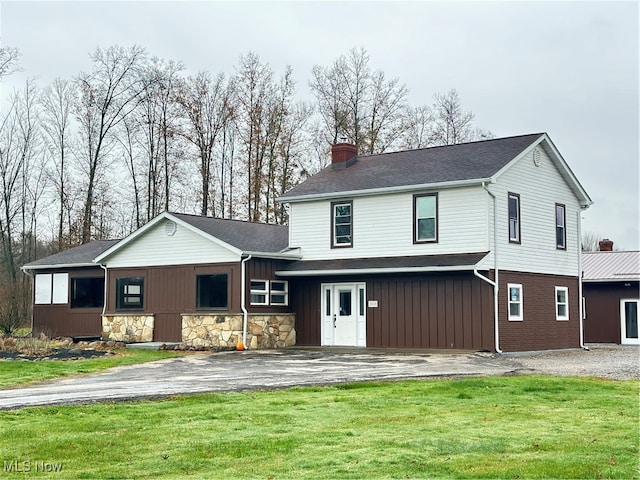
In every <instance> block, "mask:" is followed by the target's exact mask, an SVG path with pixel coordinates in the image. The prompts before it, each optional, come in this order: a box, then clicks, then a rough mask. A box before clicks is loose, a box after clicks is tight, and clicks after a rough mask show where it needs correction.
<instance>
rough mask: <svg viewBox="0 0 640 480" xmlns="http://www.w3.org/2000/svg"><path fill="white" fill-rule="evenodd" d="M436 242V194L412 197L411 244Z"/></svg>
mask: <svg viewBox="0 0 640 480" xmlns="http://www.w3.org/2000/svg"><path fill="white" fill-rule="evenodd" d="M437 241H438V194H437V193H430V194H426V195H414V196H413V242H414V243H421V242H437Z"/></svg>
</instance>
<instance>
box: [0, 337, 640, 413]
mask: <svg viewBox="0 0 640 480" xmlns="http://www.w3.org/2000/svg"><path fill="white" fill-rule="evenodd" d="M614 348H615V347H614ZM614 351H615V352H618V353H619V352H620V351H621V352H622V356H621V357H620V358H624V360H623V363H624V365H625V368H626V369H627V371H628V372H630V373H629V375H630V377H629V378H638V376H639V375H638V370H640V368H638V349H637V348H633V347H632V348H631V349H626V350H624V349H622V350H620V347H618V349H617V350H614ZM608 353H609V352H608V350H606V349H602V350H600V351H591V352H583V351H580V350H572V351H564V352H563V353H561V354H558V353H557V352H549V353H546V354H545V353H538V354H535V355H493V354H489V353H479V352H476V353H470V352H460V353H451V352H446V353H442V352H441V351H438V352H427V351H418V352H404V351H398V350H394V351H387V350H368V349H367V350H364V349H361V350H349V349H345V350H340V349H331V350H320V349H285V350H255V351H245V352H224V353H213V354H212V353H208V354H197V355H189V356H184V357H179V358H173V359H167V360H160V361H156V362H150V363H145V364H141V365H131V366H126V367H117V368H114V369H111V370H108V371H106V372H103V373H99V374H92V375H85V376H79V377H73V378H64V379H57V380H52V381H48V382H45V383H41V384H38V385H36V386H31V387H25V388H16V389H9V390H0V410H11V409H16V408H23V407H29V406H39V405H70V404H80V403H92V402H102V401H124V400H132V399H142V398H160V397H166V396H171V395H178V394H191V393H202V392H223V391H242V390H264V389H275V388H285V387H291V386H296V385H329V384H334V383H345V382H357V381H367V380H389V379H410V378H430V377H463V376H490V375H504V374H518V373H535V372H540V373H545V365H547V364H549V365H552V366H553V368H556V369H557V368H562V367H559V364H558V362H559V361H565V362H569V363H572V364H576V365H580V366H582V367H581V368H582V370H581V371H579V372H576V373H574V374H578V375H580V374H582V375H585V374H586V375H589V374H590V372H589V370H588V369H586V370H585V369H584V365H585V360H584V359H585V358H589V359H590V361H592V362H594V365H601V364H602V360H601V359H599V358H598V357H602V356H603V355H604V356H605V357H606V356H607V354H608ZM536 355H537V356H536ZM545 355H546V356H545ZM549 356H551V360H550V361H549V362H547V361H546V360H545V358H547V357H549ZM554 356H555V357H554ZM616 358H617V360H616V363H619V362H620V359H619V358H618V357H616ZM565 371H569V370H565ZM548 373H555V372H548ZM623 378H626V377H623Z"/></svg>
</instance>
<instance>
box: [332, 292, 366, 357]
mask: <svg viewBox="0 0 640 480" xmlns="http://www.w3.org/2000/svg"><path fill="white" fill-rule="evenodd" d="M321 288H322V345H329V346H333V345H335V346H352V347H364V346H366V317H365V313H366V309H365V284H364V283H332V284H322V287H321Z"/></svg>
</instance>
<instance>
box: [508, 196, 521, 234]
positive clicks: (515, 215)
mask: <svg viewBox="0 0 640 480" xmlns="http://www.w3.org/2000/svg"><path fill="white" fill-rule="evenodd" d="M509 242H511V243H520V195H518V194H517V193H509Z"/></svg>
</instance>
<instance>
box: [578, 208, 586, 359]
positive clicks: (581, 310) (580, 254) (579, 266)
mask: <svg viewBox="0 0 640 480" xmlns="http://www.w3.org/2000/svg"><path fill="white" fill-rule="evenodd" d="M586 208H587V207H582V208H580V209H578V212H577V215H576V216H577V217H578V235H577V237H578V240H577V242H576V243H577V246H578V305H579V306H578V310H579V312H578V313H579V314H580V317H579V319H578V320H579V322H580V348H582V349H584V350H589V347H587V346H586V345H585V344H584V319H583V318H582V317H583V316H584V310H583V308H582V218H581V215H582V210H583V209H586Z"/></svg>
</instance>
